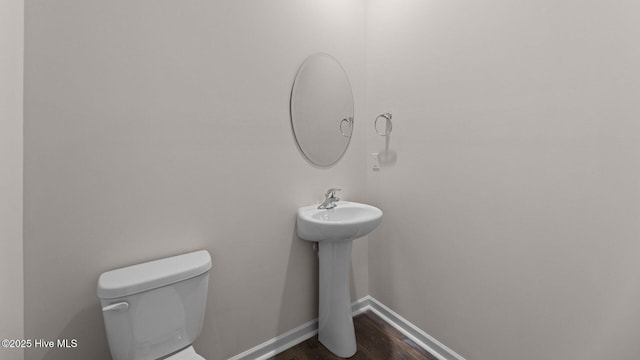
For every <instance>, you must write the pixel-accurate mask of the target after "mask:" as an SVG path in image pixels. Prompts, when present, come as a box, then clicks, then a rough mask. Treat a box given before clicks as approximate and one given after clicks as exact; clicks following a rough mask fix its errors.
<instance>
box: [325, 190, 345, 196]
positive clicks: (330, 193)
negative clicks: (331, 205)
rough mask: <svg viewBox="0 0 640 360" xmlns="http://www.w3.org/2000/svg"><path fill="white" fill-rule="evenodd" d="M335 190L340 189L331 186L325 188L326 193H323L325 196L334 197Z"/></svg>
mask: <svg viewBox="0 0 640 360" xmlns="http://www.w3.org/2000/svg"><path fill="white" fill-rule="evenodd" d="M336 191H342V189H336V188H331V189H329V190H327V193H326V194H324V196H325V197H334V196H336Z"/></svg>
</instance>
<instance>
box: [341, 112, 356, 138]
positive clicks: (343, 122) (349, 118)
mask: <svg viewBox="0 0 640 360" xmlns="http://www.w3.org/2000/svg"><path fill="white" fill-rule="evenodd" d="M345 123H346V124H347V125H349V127H348V129H349V132H348V133H347V132H346V131H344V128H343V127H342V125H343V124H345ZM340 133H341V134H342V136H344V137H351V133H353V116H349V117H348V118H344V119H342V120H340Z"/></svg>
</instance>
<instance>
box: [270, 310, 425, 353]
mask: <svg viewBox="0 0 640 360" xmlns="http://www.w3.org/2000/svg"><path fill="white" fill-rule="evenodd" d="M353 325H354V327H355V328H356V340H357V343H358V351H357V352H356V354H355V355H353V357H351V358H350V359H353V360H361V359H376V360H378V359H379V360H418V359H419V360H423V359H427V360H437V359H436V358H435V357H434V356H433V355H431V354H429V353H428V352H427V351H426V350H424V349H422V348H421V347H419V346H418V345H416V344H415V343H414V342H413V341H411V340H410V339H408V338H407V337H406V336H404V335H403V334H402V333H401V332H399V331H398V330H396V329H395V328H393V327H392V326H391V325H389V324H387V323H386V322H385V321H384V320H382V319H381V318H380V317H378V316H376V315H375V314H374V313H372V312H370V311H367V312H365V313H362V314H360V315H357V316H355V317H354V318H353ZM339 359H341V358H339V357H337V356H335V355H333V354H332V353H331V352H330V351H329V350H327V349H326V348H325V347H324V346H323V345H322V344H321V343H320V342H318V337H317V336H314V337H312V338H311V339H309V340H307V341H304V342H302V343H300V344H298V345H296V346H294V347H292V348H290V349H288V350H286V351H284V352H282V353H280V354H278V355H276V356H274V357H272V358H270V359H269V360H339Z"/></svg>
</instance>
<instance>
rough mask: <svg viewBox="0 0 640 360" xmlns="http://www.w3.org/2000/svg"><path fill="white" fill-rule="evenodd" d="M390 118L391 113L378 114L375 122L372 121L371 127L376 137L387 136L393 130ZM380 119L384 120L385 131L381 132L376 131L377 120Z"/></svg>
mask: <svg viewBox="0 0 640 360" xmlns="http://www.w3.org/2000/svg"><path fill="white" fill-rule="evenodd" d="M392 117H393V115H391V113H384V114H380V115H378V117H376V121H374V123H373V127H374V128H375V130H376V133H378V135H380V136H389V134H391V130H392V129H393V122H391V118H392ZM380 118H384V119H385V120H386V127H385V131H382V132H381V131H380V130H378V120H380Z"/></svg>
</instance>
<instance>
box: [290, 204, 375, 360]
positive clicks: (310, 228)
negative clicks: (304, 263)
mask: <svg viewBox="0 0 640 360" xmlns="http://www.w3.org/2000/svg"><path fill="white" fill-rule="evenodd" d="M381 221H382V210H380V209H378V208H377V207H375V206H371V205H366V204H360V203H357V202H350V201H338V202H336V207H335V208H333V209H318V206H317V205H312V206H304V207H301V208H299V209H298V216H297V219H296V225H297V226H296V228H297V232H298V237H299V238H301V239H303V240H308V241H317V242H318V257H319V260H320V261H319V266H320V271H319V276H318V277H319V284H318V285H319V292H318V293H319V296H320V299H319V301H318V303H319V310H318V340H319V341H320V342H321V343H322V344H323V345H324V346H325V347H326V348H327V349H329V350H330V351H331V352H333V353H334V354H336V355H338V356H340V357H343V358H348V357H351V356H353V355H354V354H355V353H356V350H357V346H356V335H355V331H354V327H353V317H352V313H351V296H350V292H349V289H350V285H349V280H350V279H349V273H350V269H351V247H352V244H353V239H356V238H359V237H362V236H365V235H367V234H368V233H370V232H371V231H373V230H374V229H375V228H376V227H377V226H378V225H379V224H380V222H381Z"/></svg>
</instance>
